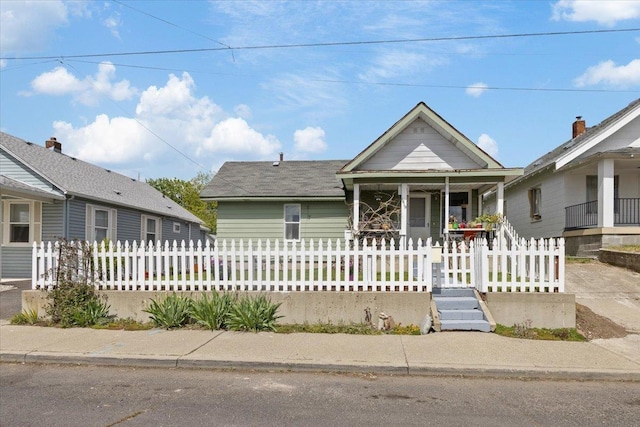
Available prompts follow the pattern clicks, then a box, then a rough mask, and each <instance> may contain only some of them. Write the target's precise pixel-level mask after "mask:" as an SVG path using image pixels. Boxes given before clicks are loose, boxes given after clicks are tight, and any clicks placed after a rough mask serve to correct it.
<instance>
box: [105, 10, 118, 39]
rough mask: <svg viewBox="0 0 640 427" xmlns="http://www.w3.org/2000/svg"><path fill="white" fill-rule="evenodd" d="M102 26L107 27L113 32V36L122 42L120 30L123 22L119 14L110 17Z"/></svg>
mask: <svg viewBox="0 0 640 427" xmlns="http://www.w3.org/2000/svg"><path fill="white" fill-rule="evenodd" d="M102 25H104V26H105V27H107V28H108V29H109V31H111V35H112V36H113V37H115V38H117V39H118V40H120V32H119V31H118V29H119V28H120V27H121V26H122V20H121V19H120V15H119V14H117V13H116V14H113V15H111V16H108V17H107V18H105V19H104V20H103V21H102Z"/></svg>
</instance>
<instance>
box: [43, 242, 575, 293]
mask: <svg viewBox="0 0 640 427" xmlns="http://www.w3.org/2000/svg"><path fill="white" fill-rule="evenodd" d="M343 244H344V247H343ZM91 247H92V249H93V253H92V254H91V257H92V261H93V267H92V268H93V270H92V271H90V272H82V271H77V272H75V273H73V274H75V276H78V277H79V276H80V275H82V274H92V275H93V277H94V282H95V286H96V289H102V290H107V289H117V290H122V291H131V290H145V291H161V290H165V291H204V290H207V291H209V290H216V291H221V290H235V289H241V290H256V291H277V292H290V291H319V290H325V291H336V292H345V291H349V292H358V291H365V292H368V291H377V292H388V291H391V292H405V291H409V292H430V291H431V290H432V287H433V285H434V274H437V275H440V273H441V272H442V273H443V276H444V277H435V279H437V280H438V281H439V282H441V283H440V285H441V286H443V287H454V286H465V287H476V288H477V289H478V290H479V291H481V292H564V273H565V270H564V251H565V249H564V239H538V240H536V239H530V240H528V241H527V240H525V239H520V242H519V244H517V245H512V246H511V247H510V248H500V247H498V241H497V239H494V240H493V245H492V246H489V244H488V242H487V240H486V239H482V240H480V241H471V242H469V244H468V246H467V245H466V244H465V243H464V242H460V243H454V242H449V241H445V242H444V244H443V246H442V263H441V264H437V265H436V266H437V267H438V268H434V265H435V264H433V259H432V248H438V249H439V248H440V246H439V244H438V243H436V244H435V245H433V244H432V241H431V239H427V240H426V241H423V240H421V239H418V241H417V242H415V245H414V241H413V240H412V239H409V240H408V245H407V247H404V246H400V247H396V240H394V239H393V238H391V239H389V240H386V239H383V238H381V239H379V240H378V239H371V240H370V241H362V242H360V243H359V242H357V241H355V242H347V241H344V242H342V241H341V240H340V239H337V240H335V241H332V240H331V239H327V240H326V242H325V241H324V240H323V239H318V240H309V241H304V240H301V241H300V242H292V241H282V245H281V244H280V241H279V240H275V242H272V241H270V240H267V241H266V242H263V241H262V240H261V239H259V240H258V241H257V242H256V241H253V240H248V241H242V240H240V241H236V240H231V241H230V242H227V241H226V240H222V241H221V242H220V241H216V242H214V243H213V244H210V243H209V242H205V244H204V245H203V244H202V243H201V242H200V241H198V242H196V243H195V244H194V242H193V241H189V243H188V245H187V243H186V242H185V241H184V240H183V241H182V242H181V243H180V244H178V242H177V241H173V242H172V244H170V242H169V241H165V242H164V246H163V244H162V242H160V241H158V242H157V243H155V244H154V242H152V241H150V242H149V243H148V244H145V242H139V243H138V242H135V241H134V242H129V241H125V242H124V244H122V243H121V242H120V241H118V242H116V243H115V244H113V243H112V242H109V243H107V244H105V242H102V243H100V244H98V243H96V242H94V243H93V244H91ZM78 250H80V246H78ZM32 254H33V259H32V281H33V285H32V286H33V287H34V289H38V288H44V287H47V288H49V289H50V288H51V287H53V286H55V284H56V282H55V280H56V277H55V276H54V274H52V273H53V272H54V269H55V268H56V266H57V264H58V256H59V244H58V242H55V243H53V244H52V242H47V243H45V242H40V243H34V245H33V252H32Z"/></svg>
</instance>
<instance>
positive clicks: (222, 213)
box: [217, 202, 348, 240]
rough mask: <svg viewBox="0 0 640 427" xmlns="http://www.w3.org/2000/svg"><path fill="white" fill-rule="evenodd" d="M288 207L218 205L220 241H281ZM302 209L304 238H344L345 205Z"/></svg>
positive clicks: (307, 204)
mask: <svg viewBox="0 0 640 427" xmlns="http://www.w3.org/2000/svg"><path fill="white" fill-rule="evenodd" d="M292 203H295V202H292ZM285 204H288V203H283V202H218V227H217V229H218V232H217V238H218V239H247V240H248V239H254V240H256V239H263V240H264V239H269V240H275V239H279V240H282V239H283V238H284V205H285ZM300 205H301V218H300V237H301V238H303V239H328V238H329V239H337V238H340V239H341V238H343V237H344V230H345V228H346V227H347V216H348V209H347V205H346V204H345V203H344V202H303V203H300Z"/></svg>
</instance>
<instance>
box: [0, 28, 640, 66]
mask: <svg viewBox="0 0 640 427" xmlns="http://www.w3.org/2000/svg"><path fill="white" fill-rule="evenodd" d="M635 31H640V28H623V29H611V30H584V31H556V32H544V33H519V34H496V35H485V36H452V37H431V38H415V39H391V40H368V41H367V40H364V41H346V42H325V43H295V44H275V45H256V46H235V47H218V48H215V47H213V48H198V49H172V50H148V51H137V52H108V53H91V54H79V55H58V56H25V57H20V58H19V59H24V60H26V59H29V60H32V59H60V58H63V59H78V58H96V57H112V56H135V55H163V54H171V53H197V52H219V51H224V50H228V49H233V50H260V49H291V48H307V47H333V46H358V45H360V46H361V45H379V44H399V43H422V42H439V41H459V40H488V39H504V38H516V37H551V36H567V35H580V34H604V33H623V32H635ZM0 59H4V60H9V59H18V58H14V57H0Z"/></svg>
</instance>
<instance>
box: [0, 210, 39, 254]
mask: <svg viewBox="0 0 640 427" xmlns="http://www.w3.org/2000/svg"><path fill="white" fill-rule="evenodd" d="M3 215H4V218H3V223H4V230H3V236H4V242H3V243H4V244H8V245H21V244H29V243H31V242H32V241H34V240H35V241H40V239H41V238H42V236H41V234H42V203H40V202H33V201H29V200H16V201H5V202H4V209H3Z"/></svg>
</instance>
